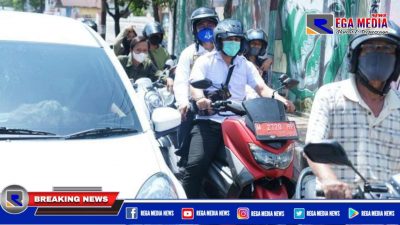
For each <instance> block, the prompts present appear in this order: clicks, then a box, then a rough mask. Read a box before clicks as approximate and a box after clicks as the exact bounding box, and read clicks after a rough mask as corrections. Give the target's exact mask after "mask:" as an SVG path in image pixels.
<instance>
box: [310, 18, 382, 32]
mask: <svg viewBox="0 0 400 225" xmlns="http://www.w3.org/2000/svg"><path fill="white" fill-rule="evenodd" d="M306 23H307V24H306V34H307V35H321V34H325V35H332V34H352V35H355V34H367V35H374V34H375V35H376V34H387V33H388V32H389V31H388V19H387V16H386V13H373V14H371V17H359V18H351V17H350V18H346V17H336V18H334V16H333V14H324V13H321V14H307V15H306Z"/></svg>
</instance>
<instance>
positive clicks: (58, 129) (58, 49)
mask: <svg viewBox="0 0 400 225" xmlns="http://www.w3.org/2000/svg"><path fill="white" fill-rule="evenodd" d="M0 58H1V60H0V127H2V128H3V129H4V128H7V129H27V130H36V131H43V132H50V133H54V134H57V135H68V134H72V133H77V132H81V131H84V130H89V129H97V128H105V127H106V128H130V129H134V130H137V131H141V127H140V123H139V120H138V117H137V114H136V112H135V109H134V107H133V104H132V102H131V100H130V98H129V95H128V94H127V92H126V89H125V87H124V85H123V84H122V81H121V79H120V77H119V76H118V73H117V71H116V70H115V68H114V66H113V64H112V62H111V61H110V60H109V58H108V56H107V55H106V53H105V52H104V49H102V48H99V47H85V46H73V45H61V44H47V43H46V44H45V43H30V42H13V41H1V42H0Z"/></svg>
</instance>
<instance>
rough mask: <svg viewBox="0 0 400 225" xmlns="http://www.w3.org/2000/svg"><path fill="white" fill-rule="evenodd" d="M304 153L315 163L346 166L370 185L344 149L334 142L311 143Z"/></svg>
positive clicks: (305, 147)
mask: <svg viewBox="0 0 400 225" xmlns="http://www.w3.org/2000/svg"><path fill="white" fill-rule="evenodd" d="M304 153H305V154H306V156H307V157H308V158H309V159H310V160H311V161H313V162H316V163H325V164H336V165H346V166H349V167H350V168H352V169H353V170H354V172H355V173H356V174H358V176H360V177H361V179H362V180H363V181H364V184H365V185H368V181H367V180H366V179H365V178H364V177H363V176H362V175H361V174H360V172H358V170H357V169H356V168H355V167H354V166H353V164H352V163H351V161H350V160H349V158H348V157H347V154H346V152H345V151H344V149H343V147H342V146H341V145H340V144H339V143H338V142H337V141H334V140H322V141H320V142H314V143H309V144H307V145H306V146H304Z"/></svg>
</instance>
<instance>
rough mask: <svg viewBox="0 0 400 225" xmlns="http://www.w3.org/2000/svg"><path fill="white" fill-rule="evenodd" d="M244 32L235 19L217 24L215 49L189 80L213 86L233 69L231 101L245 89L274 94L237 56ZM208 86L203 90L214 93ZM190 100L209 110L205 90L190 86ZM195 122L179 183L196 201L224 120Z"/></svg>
mask: <svg viewBox="0 0 400 225" xmlns="http://www.w3.org/2000/svg"><path fill="white" fill-rule="evenodd" d="M243 42H244V33H243V28H242V24H241V22H240V21H238V20H232V19H226V20H223V21H221V22H220V23H218V25H217V27H216V28H215V29H214V44H215V46H216V50H217V51H214V52H210V53H207V54H205V55H203V56H201V57H199V58H198V59H197V61H196V63H195V64H194V67H193V69H192V72H191V75H190V80H194V81H195V80H203V79H205V78H208V79H210V80H211V81H212V82H213V84H214V86H217V87H219V86H221V85H222V84H226V83H227V78H228V71H229V68H231V67H233V70H232V73H231V77H230V79H229V82H228V84H227V89H228V90H229V92H230V95H231V97H230V98H229V99H230V100H233V101H235V100H236V101H242V100H244V98H245V96H246V92H245V86H246V85H249V86H251V87H252V88H254V89H255V90H256V91H257V93H258V94H259V95H260V96H263V97H271V96H272V94H273V91H274V90H272V89H271V88H269V87H268V86H267V85H266V84H265V83H264V82H263V80H262V79H261V77H260V76H259V74H258V71H257V69H256V68H255V66H254V65H253V64H252V63H251V62H249V61H247V60H246V58H245V57H244V56H242V55H238V54H239V53H240V51H241V50H242V49H243ZM214 90H216V88H214V87H211V88H209V89H207V90H205V91H214ZM191 94H192V99H193V100H194V101H196V105H197V107H198V109H199V110H209V111H211V100H210V99H207V98H206V96H205V95H204V90H201V89H196V88H193V87H191ZM275 96H276V99H278V100H280V101H282V102H283V103H284V104H285V106H286V107H287V109H288V111H294V109H295V108H294V105H293V103H292V102H290V101H288V100H286V99H285V98H283V97H282V96H280V95H278V94H277V95H275ZM266 113H267V112H266ZM196 118H197V120H196V122H195V125H194V126H193V129H192V130H191V132H190V136H191V140H190V147H189V155H188V162H187V165H186V167H185V175H184V177H183V180H182V184H183V187H184V188H185V190H186V194H187V196H188V197H189V198H198V197H199V191H200V185H201V181H202V179H203V177H204V175H205V174H206V172H207V170H208V167H209V165H210V163H211V161H212V160H213V158H214V155H215V153H216V152H217V150H218V149H219V147H220V145H221V144H223V139H222V132H221V124H220V122H222V121H223V120H224V119H225V117H223V116H219V115H212V116H199V115H197V116H196Z"/></svg>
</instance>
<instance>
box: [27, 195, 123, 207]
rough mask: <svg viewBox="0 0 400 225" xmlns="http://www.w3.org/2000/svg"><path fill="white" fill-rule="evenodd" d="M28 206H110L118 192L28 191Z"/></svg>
mask: <svg viewBox="0 0 400 225" xmlns="http://www.w3.org/2000/svg"><path fill="white" fill-rule="evenodd" d="M28 194H29V206H42V207H43V206H46V207H54V206H55V207H111V206H112V205H113V204H114V202H115V200H116V198H117V195H118V192H29V193H28Z"/></svg>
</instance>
